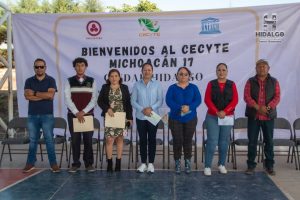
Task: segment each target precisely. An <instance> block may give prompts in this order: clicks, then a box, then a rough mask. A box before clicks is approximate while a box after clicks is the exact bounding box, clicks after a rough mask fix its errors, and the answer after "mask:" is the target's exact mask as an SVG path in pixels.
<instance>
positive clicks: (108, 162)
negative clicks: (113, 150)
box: [107, 159, 113, 172]
mask: <svg viewBox="0 0 300 200" xmlns="http://www.w3.org/2000/svg"><path fill="white" fill-rule="evenodd" d="M112 165H113V163H112V159H107V172H113V167H112Z"/></svg>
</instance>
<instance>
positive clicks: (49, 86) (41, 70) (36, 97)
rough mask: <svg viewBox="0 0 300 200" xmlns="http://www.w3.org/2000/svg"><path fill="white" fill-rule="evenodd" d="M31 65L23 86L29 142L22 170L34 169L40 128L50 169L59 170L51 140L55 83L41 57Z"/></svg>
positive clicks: (25, 171)
mask: <svg viewBox="0 0 300 200" xmlns="http://www.w3.org/2000/svg"><path fill="white" fill-rule="evenodd" d="M33 67H34V72H35V75H34V76H32V77H30V78H28V79H27V80H26V82H25V87H24V90H25V91H24V96H25V98H26V99H27V100H28V101H29V107H28V122H27V123H28V125H27V126H28V131H29V139H30V144H29V152H28V157H27V163H26V166H25V168H24V169H23V172H24V173H27V172H30V171H31V170H33V169H34V163H35V161H36V151H37V145H38V140H39V139H40V137H41V129H42V132H43V135H44V138H45V142H46V148H47V153H48V159H49V162H50V166H51V170H52V171H53V172H59V171H60V170H59V167H58V166H57V162H56V155H55V149H54V148H55V147H54V141H53V128H54V116H53V98H54V94H55V92H56V90H57V88H56V83H55V80H54V79H53V78H52V77H51V76H48V75H47V74H46V62H45V61H44V60H43V59H41V58H38V59H36V60H35V61H34V66H33Z"/></svg>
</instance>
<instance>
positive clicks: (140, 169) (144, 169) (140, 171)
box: [136, 163, 147, 173]
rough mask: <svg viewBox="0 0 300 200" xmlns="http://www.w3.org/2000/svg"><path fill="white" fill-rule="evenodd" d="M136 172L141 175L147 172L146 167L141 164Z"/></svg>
mask: <svg viewBox="0 0 300 200" xmlns="http://www.w3.org/2000/svg"><path fill="white" fill-rule="evenodd" d="M136 171H137V172H139V173H143V172H145V171H147V165H146V164H145V163H142V164H141V166H139V168H137V170H136Z"/></svg>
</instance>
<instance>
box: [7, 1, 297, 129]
mask: <svg viewBox="0 0 300 200" xmlns="http://www.w3.org/2000/svg"><path fill="white" fill-rule="evenodd" d="M299 21H300V4H286V5H274V6H260V7H247V8H232V9H218V10H200V11H189V12H159V13H120V14H111V13H96V14H14V15H13V37H14V48H15V61H16V72H17V86H18V105H19V113H20V116H26V115H27V101H26V100H25V99H24V96H23V88H24V82H25V80H26V79H27V78H28V77H30V76H32V75H33V74H34V71H33V61H34V60H35V59H36V58H43V59H45V60H46V62H47V66H48V67H47V73H48V74H49V75H51V76H53V77H54V78H55V79H56V82H57V86H58V93H57V94H56V96H55V115H56V116H62V117H66V113H67V110H66V106H65V104H64V99H63V85H64V83H65V81H66V80H67V77H69V76H73V75H74V74H75V71H74V69H73V66H72V61H73V60H74V58H76V57H84V58H86V59H87V60H88V63H89V67H88V70H87V74H88V75H90V76H92V77H95V78H96V80H97V84H98V87H99V89H100V88H101V85H102V84H103V83H104V81H105V78H106V75H107V73H108V71H109V70H110V69H111V68H117V69H118V70H120V72H121V74H122V77H123V80H124V83H125V84H127V85H128V86H129V88H132V86H133V84H134V83H135V82H136V81H137V80H138V79H140V75H141V68H140V66H141V64H142V63H144V62H146V61H147V62H149V61H150V62H151V63H152V64H153V66H154V78H155V79H157V80H159V81H160V82H161V83H162V85H163V87H164V92H166V90H167V88H168V87H169V85H171V84H173V83H175V82H176V80H175V73H176V72H177V69H178V68H179V67H181V66H187V67H188V68H189V69H190V70H191V71H192V73H193V75H192V82H193V83H195V84H196V85H197V86H198V87H199V89H200V92H201V94H202V97H203V98H204V93H205V89H206V85H207V83H208V82H209V81H210V80H212V79H215V78H216V74H215V69H216V65H217V64H218V63H219V62H225V63H227V65H228V70H229V76H228V78H229V79H231V80H233V81H235V82H236V84H237V87H238V92H239V104H238V106H237V109H236V116H237V117H242V116H244V110H245V102H244V100H243V90H244V85H245V82H246V80H247V79H248V78H249V77H251V76H253V75H254V74H255V61H256V60H257V59H259V58H264V59H267V60H268V61H269V64H270V67H271V69H270V73H271V75H272V76H274V77H276V78H277V79H278V80H279V82H280V86H281V102H280V104H279V106H278V113H279V114H278V115H279V116H281V117H287V118H288V119H289V120H290V121H291V122H292V121H293V120H294V119H296V118H298V117H300V103H298V102H299V100H300V90H299V88H298V85H300V78H299V74H300V73H299V69H300V59H299V47H300V40H299V35H300V27H299V25H298V24H299ZM203 98H202V100H203ZM206 110H207V108H206V105H205V104H204V102H203V101H202V104H201V105H200V107H199V108H198V120H199V123H198V127H201V124H202V121H203V119H204V117H205V113H206ZM99 111H100V109H99V108H97V114H96V117H97V118H100V112H99ZM167 112H168V108H167V107H166V105H165V104H164V106H163V108H162V109H161V113H160V114H164V113H167Z"/></svg>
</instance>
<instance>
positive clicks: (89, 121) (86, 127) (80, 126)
mask: <svg viewBox="0 0 300 200" xmlns="http://www.w3.org/2000/svg"><path fill="white" fill-rule="evenodd" d="M73 131H74V132H75V133H76V132H89V131H94V117H93V116H92V115H87V116H84V122H83V123H80V122H79V121H78V119H77V118H73Z"/></svg>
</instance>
